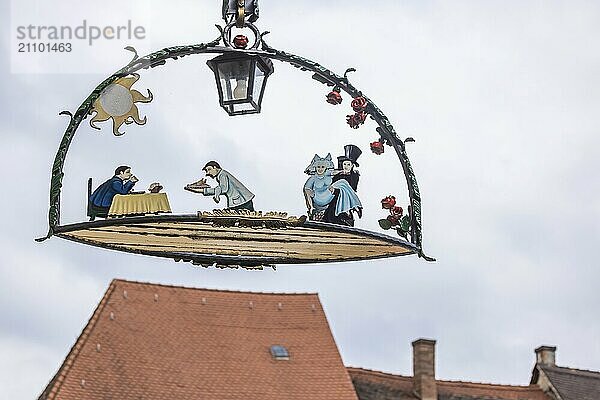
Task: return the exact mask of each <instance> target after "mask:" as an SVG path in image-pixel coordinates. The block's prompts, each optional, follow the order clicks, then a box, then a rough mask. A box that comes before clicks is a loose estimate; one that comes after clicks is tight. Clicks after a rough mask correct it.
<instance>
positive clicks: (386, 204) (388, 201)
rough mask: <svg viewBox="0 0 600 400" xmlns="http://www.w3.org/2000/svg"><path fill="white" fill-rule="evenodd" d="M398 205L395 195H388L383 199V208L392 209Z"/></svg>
mask: <svg viewBox="0 0 600 400" xmlns="http://www.w3.org/2000/svg"><path fill="white" fill-rule="evenodd" d="M395 205H396V198H395V197H394V196H387V197H386V198H384V199H382V200H381V208H385V209H388V210H391V209H392V208H393V207H394V206H395Z"/></svg>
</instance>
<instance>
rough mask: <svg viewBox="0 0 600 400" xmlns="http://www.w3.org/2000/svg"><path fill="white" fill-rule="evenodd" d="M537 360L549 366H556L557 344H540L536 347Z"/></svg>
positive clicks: (538, 362)
mask: <svg viewBox="0 0 600 400" xmlns="http://www.w3.org/2000/svg"><path fill="white" fill-rule="evenodd" d="M535 362H536V363H537V364H540V365H545V366H547V367H555V366H556V346H540V347H538V348H537V349H535Z"/></svg>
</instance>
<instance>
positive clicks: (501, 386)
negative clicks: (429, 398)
mask: <svg viewBox="0 0 600 400" xmlns="http://www.w3.org/2000/svg"><path fill="white" fill-rule="evenodd" d="M346 369H348V370H351V371H353V372H363V373H370V374H377V375H386V376H387V377H391V378H408V379H413V376H411V375H399V374H395V373H391V372H384V371H379V370H374V369H369V368H363V367H352V366H347V367H346ZM435 381H436V382H437V383H440V384H442V385H451V386H458V385H464V386H478V387H479V386H485V387H488V388H489V387H493V388H497V389H506V390H515V389H522V390H531V389H535V390H538V389H539V388H538V387H537V386H536V385H531V384H530V385H508V384H500V383H486V382H471V381H454V380H443V379H436V380H435Z"/></svg>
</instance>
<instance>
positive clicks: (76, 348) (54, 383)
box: [38, 279, 116, 400]
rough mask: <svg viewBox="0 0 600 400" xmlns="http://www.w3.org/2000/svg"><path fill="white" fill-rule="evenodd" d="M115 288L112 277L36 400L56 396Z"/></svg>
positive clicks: (114, 281)
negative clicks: (63, 358) (86, 321)
mask: <svg viewBox="0 0 600 400" xmlns="http://www.w3.org/2000/svg"><path fill="white" fill-rule="evenodd" d="M115 288H116V279H113V280H112V281H111V283H110V285H109V286H108V289H107V290H106V292H105V293H104V296H102V300H100V303H98V306H96V309H95V310H94V312H93V313H92V316H91V317H90V319H89V320H88V323H87V324H86V325H85V327H84V328H83V330H82V331H81V334H80V335H79V337H78V338H77V340H76V341H75V343H74V344H73V346H71V349H70V350H69V354H67V357H66V358H65V361H63V363H62V365H61V366H60V367H59V369H58V371H56V374H55V375H54V377H53V378H52V379H51V380H50V382H48V385H47V386H46V388H45V389H44V391H43V392H42V393H41V394H40V396H39V397H38V400H52V399H54V398H55V397H56V395H57V394H58V392H59V391H60V389H61V386H62V384H63V382H64V377H65V376H66V374H67V373H68V372H69V369H71V367H72V366H73V363H74V362H75V359H76V358H77V356H78V355H79V352H80V351H81V349H82V348H83V346H84V345H85V342H86V341H87V339H88V337H89V335H90V333H91V331H92V330H93V329H94V327H95V326H96V322H97V321H98V318H99V316H100V314H101V313H102V310H104V307H105V306H106V304H107V303H108V298H109V297H110V296H111V294H112V293H113V291H114V290H115Z"/></svg>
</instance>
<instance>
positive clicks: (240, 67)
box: [207, 52, 273, 115]
mask: <svg viewBox="0 0 600 400" xmlns="http://www.w3.org/2000/svg"><path fill="white" fill-rule="evenodd" d="M207 64H208V66H209V67H210V69H212V71H213V72H214V73H215V79H216V81H217V89H218V91H219V103H220V104H221V107H223V108H224V109H225V111H227V113H228V114H229V115H244V114H255V113H259V112H260V104H261V102H262V97H263V93H264V91H265V85H266V83H267V78H268V77H269V75H271V74H272V73H273V63H272V62H271V60H269V59H268V58H264V57H260V56H258V55H253V54H247V53H243V52H230V53H225V54H223V55H220V56H218V57H215V58H213V59H212V60H209V61H207Z"/></svg>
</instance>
